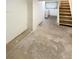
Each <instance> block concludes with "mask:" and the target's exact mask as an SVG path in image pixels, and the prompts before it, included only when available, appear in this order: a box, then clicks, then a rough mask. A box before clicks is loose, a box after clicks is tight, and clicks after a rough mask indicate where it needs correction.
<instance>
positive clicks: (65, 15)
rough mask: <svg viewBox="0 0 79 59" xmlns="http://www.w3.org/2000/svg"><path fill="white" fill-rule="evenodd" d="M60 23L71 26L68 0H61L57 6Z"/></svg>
mask: <svg viewBox="0 0 79 59" xmlns="http://www.w3.org/2000/svg"><path fill="white" fill-rule="evenodd" d="M59 18H60V25H65V26H72V16H71V11H70V5H69V1H68V0H65V1H63V0H61V2H60V6H59Z"/></svg>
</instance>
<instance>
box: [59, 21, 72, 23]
mask: <svg viewBox="0 0 79 59" xmlns="http://www.w3.org/2000/svg"><path fill="white" fill-rule="evenodd" d="M60 23H64V24H72V22H71V21H60Z"/></svg>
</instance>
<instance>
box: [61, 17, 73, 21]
mask: <svg viewBox="0 0 79 59" xmlns="http://www.w3.org/2000/svg"><path fill="white" fill-rule="evenodd" d="M60 19H68V20H72V18H70V17H60Z"/></svg>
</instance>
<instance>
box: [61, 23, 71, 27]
mask: <svg viewBox="0 0 79 59" xmlns="http://www.w3.org/2000/svg"><path fill="white" fill-rule="evenodd" d="M60 25H64V26H72V24H67V23H60Z"/></svg>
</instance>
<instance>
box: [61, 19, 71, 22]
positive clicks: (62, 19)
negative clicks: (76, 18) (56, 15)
mask: <svg viewBox="0 0 79 59" xmlns="http://www.w3.org/2000/svg"><path fill="white" fill-rule="evenodd" d="M60 21H68V22H72V20H68V19H60Z"/></svg>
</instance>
